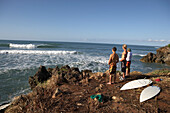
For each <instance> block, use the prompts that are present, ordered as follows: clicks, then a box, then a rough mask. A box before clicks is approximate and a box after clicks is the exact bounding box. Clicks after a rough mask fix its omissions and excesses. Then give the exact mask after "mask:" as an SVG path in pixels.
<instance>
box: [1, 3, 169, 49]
mask: <svg viewBox="0 0 170 113" xmlns="http://www.w3.org/2000/svg"><path fill="white" fill-rule="evenodd" d="M0 39H3V40H37V41H64V42H92V43H113V44H123V43H125V44H135V45H157V46H162V45H167V44H169V43H170V0H0Z"/></svg>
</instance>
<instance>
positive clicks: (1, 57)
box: [0, 40, 170, 105]
mask: <svg viewBox="0 0 170 113" xmlns="http://www.w3.org/2000/svg"><path fill="white" fill-rule="evenodd" d="M113 46H115V47H117V54H118V55H119V57H121V53H122V52H123V49H122V44H102V43H78V42H47V41H14V40H0V105H1V104H3V103H6V102H9V101H11V99H12V98H13V97H14V96H18V95H21V94H26V93H28V92H30V91H31V90H30V88H29V84H28V78H29V76H33V75H34V74H35V73H36V71H37V70H38V68H39V67H40V65H43V66H46V68H48V67H51V68H54V67H56V66H59V67H60V66H63V65H69V66H70V67H78V68H79V69H80V70H84V69H90V70H92V71H93V72H105V71H106V70H108V68H109V66H108V60H109V56H110V54H111V53H112V51H111V50H112V47H113ZM127 46H128V48H131V49H132V53H133V57H132V64H131V71H141V72H142V73H147V72H150V71H153V70H156V69H162V68H170V66H168V65H166V64H156V63H142V62H140V61H139V60H140V59H141V58H142V57H143V56H145V55H146V54H147V53H149V52H153V53H156V49H158V48H159V47H157V46H141V45H140V46H139V45H127ZM117 67H118V68H117V70H118V71H120V62H119V63H118V65H117Z"/></svg>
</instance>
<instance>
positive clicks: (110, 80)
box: [107, 74, 112, 84]
mask: <svg viewBox="0 0 170 113" xmlns="http://www.w3.org/2000/svg"><path fill="white" fill-rule="evenodd" d="M107 84H112V75H111V74H110V75H109V82H108V83H107Z"/></svg>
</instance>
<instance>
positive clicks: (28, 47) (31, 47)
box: [9, 43, 36, 49]
mask: <svg viewBox="0 0 170 113" xmlns="http://www.w3.org/2000/svg"><path fill="white" fill-rule="evenodd" d="M9 47H10V48H24V49H34V48H36V46H35V45H33V44H12V43H10V44H9Z"/></svg>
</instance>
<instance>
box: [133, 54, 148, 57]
mask: <svg viewBox="0 0 170 113" xmlns="http://www.w3.org/2000/svg"><path fill="white" fill-rule="evenodd" d="M133 56H141V57H143V56H146V54H133Z"/></svg>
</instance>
